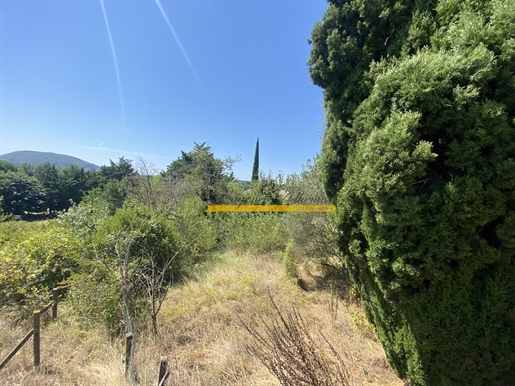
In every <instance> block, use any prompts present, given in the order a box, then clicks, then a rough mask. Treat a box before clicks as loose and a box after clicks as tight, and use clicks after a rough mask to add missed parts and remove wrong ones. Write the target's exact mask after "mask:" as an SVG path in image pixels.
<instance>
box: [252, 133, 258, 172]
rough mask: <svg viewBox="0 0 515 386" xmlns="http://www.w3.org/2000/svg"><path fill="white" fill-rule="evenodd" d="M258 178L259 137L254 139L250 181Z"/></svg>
mask: <svg viewBox="0 0 515 386" xmlns="http://www.w3.org/2000/svg"><path fill="white" fill-rule="evenodd" d="M257 180H259V138H258V139H257V141H256V151H255V152H254V164H253V165H252V179H251V181H257Z"/></svg>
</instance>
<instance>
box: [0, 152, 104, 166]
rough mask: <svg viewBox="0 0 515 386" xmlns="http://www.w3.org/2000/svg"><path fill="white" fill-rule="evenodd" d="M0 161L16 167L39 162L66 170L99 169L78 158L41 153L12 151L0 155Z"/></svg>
mask: <svg viewBox="0 0 515 386" xmlns="http://www.w3.org/2000/svg"><path fill="white" fill-rule="evenodd" d="M0 160H3V161H7V162H10V163H12V164H13V165H16V166H20V165H21V164H23V163H27V164H31V165H36V164H39V163H41V162H50V163H51V164H54V165H55V166H57V167H58V168H66V167H68V166H72V165H77V166H81V167H83V168H84V169H85V170H97V169H99V167H98V166H97V165H94V164H92V163H89V162H86V161H84V160H81V159H80V158H76V157H72V156H69V155H65V154H56V153H50V152H41V151H29V150H22V151H14V152H12V153H7V154H3V155H0Z"/></svg>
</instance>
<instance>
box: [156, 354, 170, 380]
mask: <svg viewBox="0 0 515 386" xmlns="http://www.w3.org/2000/svg"><path fill="white" fill-rule="evenodd" d="M167 367H168V358H167V357H161V362H160V363H159V376H158V378H157V386H162V385H164V381H165V380H166V378H167V375H168V374H167V373H168V372H167V371H166V368H167Z"/></svg>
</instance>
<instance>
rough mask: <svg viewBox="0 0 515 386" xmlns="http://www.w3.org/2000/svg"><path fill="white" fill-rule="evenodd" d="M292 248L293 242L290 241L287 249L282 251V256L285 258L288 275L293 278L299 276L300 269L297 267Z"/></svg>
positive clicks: (284, 262)
mask: <svg viewBox="0 0 515 386" xmlns="http://www.w3.org/2000/svg"><path fill="white" fill-rule="evenodd" d="M292 249H293V243H292V242H289V243H288V245H287V246H286V250H285V251H284V252H282V253H281V257H282V260H283V264H284V269H285V271H286V275H287V276H288V277H290V278H292V279H297V278H298V277H299V269H298V268H297V264H296V262H295V258H294V256H293V253H292Z"/></svg>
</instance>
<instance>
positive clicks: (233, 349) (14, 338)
mask: <svg viewBox="0 0 515 386" xmlns="http://www.w3.org/2000/svg"><path fill="white" fill-rule="evenodd" d="M299 271H300V273H299V279H292V278H291V277H289V276H287V275H286V274H285V269H284V264H283V262H282V261H281V259H280V258H279V257H278V256H277V255H276V254H253V253H250V252H248V251H243V250H229V251H225V252H218V253H215V254H213V255H212V256H211V257H210V258H209V259H207V260H206V261H205V262H203V263H202V264H199V266H198V267H196V270H195V272H193V273H192V274H191V275H190V277H189V278H187V279H186V278H184V279H182V280H181V281H180V283H179V284H177V285H176V286H174V287H173V288H172V289H171V290H170V291H169V293H168V295H167V297H166V300H165V301H164V303H163V308H162V310H161V312H160V313H159V315H158V326H159V330H158V333H157V334H154V333H152V332H151V331H152V330H151V328H149V326H144V325H142V326H140V328H138V331H136V332H135V345H134V362H133V363H132V369H133V370H134V374H135V379H134V380H133V381H131V380H128V379H127V378H126V377H125V375H124V369H125V364H124V352H125V348H124V339H123V334H118V335H113V334H112V333H108V332H107V331H106V329H105V328H103V327H102V326H98V325H94V324H91V323H88V321H87V320H85V319H84V316H78V315H77V312H76V310H74V309H73V307H72V306H71V305H70V304H69V303H68V302H67V301H66V300H64V301H63V302H61V303H60V305H59V315H58V318H57V319H56V320H46V321H44V322H43V327H42V332H41V347H42V354H41V365H40V366H39V367H37V368H35V367H34V366H33V364H32V344H31V342H29V343H27V344H26V345H25V346H24V347H23V348H22V349H21V351H20V352H19V353H18V354H16V356H15V357H14V358H13V359H12V360H11V361H10V362H9V363H8V364H7V365H6V367H5V368H4V369H3V370H1V371H0V380H1V382H2V384H5V385H38V386H39V385H129V384H132V382H135V383H138V384H141V385H155V384H157V376H158V367H159V361H160V357H161V356H166V357H167V358H168V368H169V371H170V374H171V375H170V377H169V378H168V381H167V384H168V385H171V384H173V385H279V384H280V382H279V380H278V379H277V377H276V376H274V375H273V374H272V373H271V372H270V371H269V370H268V369H267V367H266V366H265V365H264V364H263V361H262V360H260V359H259V358H260V355H259V352H258V351H259V350H256V349H257V346H256V342H255V339H254V338H253V336H252V335H251V334H250V333H249V332H248V331H247V329H246V327H247V328H249V329H251V330H253V331H257V332H259V333H261V334H264V332H265V329H266V327H265V324H264V323H266V324H267V325H268V326H271V327H272V328H274V327H273V326H274V321H279V324H278V325H277V326H276V327H275V328H279V327H280V328H283V330H284V326H283V325H282V324H280V316H279V315H278V313H277V311H276V310H275V308H274V306H273V304H272V300H273V302H274V303H275V304H276V305H277V308H278V309H279V310H280V312H281V315H283V316H284V317H286V316H287V315H292V313H293V310H296V311H297V312H298V314H299V315H300V316H301V317H302V321H303V322H304V324H305V330H304V331H303V332H305V333H306V334H307V337H308V338H310V339H312V341H311V344H312V347H314V348H315V352H316V353H317V355H318V356H319V358H321V360H323V361H325V363H328V364H329V365H330V367H331V366H333V365H334V366H336V365H337V364H339V365H340V366H342V367H343V368H344V369H345V371H346V372H347V373H348V384H350V385H360V384H363V385H402V382H401V381H400V380H398V378H397V377H396V376H395V375H394V373H393V371H392V370H391V369H390V367H389V366H388V364H387V362H386V359H385V356H384V352H383V350H382V347H381V345H380V344H379V343H378V342H377V341H376V339H375V336H374V332H373V328H372V327H371V326H370V325H369V324H368V322H367V321H366V318H365V316H364V315H363V313H362V311H361V309H360V308H359V305H358V304H356V303H355V302H353V301H350V297H349V295H348V293H347V290H348V289H347V288H346V287H345V286H343V285H342V282H341V279H340V278H338V277H337V275H336V276H335V275H331V272H329V274H328V273H327V272H324V271H322V270H321V269H320V267H319V266H317V265H315V264H309V263H306V264H303V265H302V266H301V267H300V268H299ZM330 271H331V270H330ZM299 283H301V284H302V288H301V286H299ZM43 319H44V318H43ZM245 326H246V327H245ZM147 327H148V328H147ZM30 329H31V322H30V320H24V321H19V320H18V321H16V320H15V315H14V314H12V313H7V312H4V313H3V314H2V316H1V317H0V336H2V340H1V343H0V357H1V358H3V357H5V356H6V355H7V353H8V352H9V351H10V350H11V349H12V348H13V347H14V346H15V345H16V344H17V343H18V342H19V341H20V340H21V338H22V337H23V336H24V335H25V334H26V332H27V331H29V330H30ZM324 337H325V338H324ZM326 340H327V341H326ZM272 343H277V342H272ZM278 347H279V346H278ZM331 347H332V348H334V350H335V351H336V353H337V354H338V356H337V357H335V354H334V353H333V352H332V349H331ZM280 351H281V350H280V349H279V352H280ZM261 354H263V353H261ZM267 355H269V356H270V357H272V355H273V353H272V352H269V353H268V354H267V353H265V357H266V356H267ZM285 360H286V358H285ZM336 362H339V363H336ZM320 376H321V377H322V376H323V374H321V375H320ZM321 382H324V380H323V379H321ZM298 384H302V383H298ZM320 384H330V383H320Z"/></svg>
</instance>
